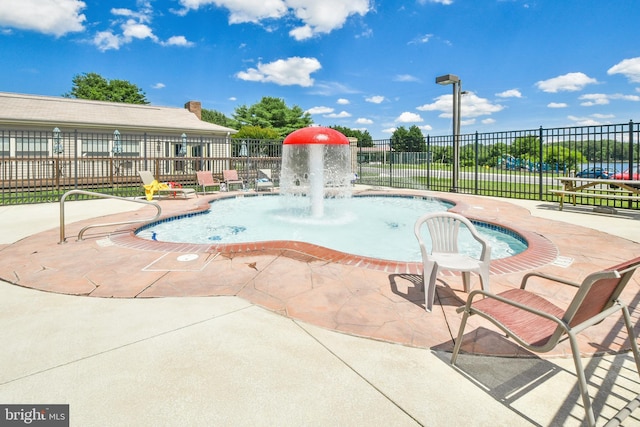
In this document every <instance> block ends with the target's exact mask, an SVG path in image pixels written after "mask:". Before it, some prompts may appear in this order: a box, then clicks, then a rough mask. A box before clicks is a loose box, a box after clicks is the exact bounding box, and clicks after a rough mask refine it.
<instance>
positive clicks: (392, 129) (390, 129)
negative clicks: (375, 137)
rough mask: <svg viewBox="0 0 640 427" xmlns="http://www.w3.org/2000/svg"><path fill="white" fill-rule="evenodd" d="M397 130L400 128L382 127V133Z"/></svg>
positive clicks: (390, 132)
mask: <svg viewBox="0 0 640 427" xmlns="http://www.w3.org/2000/svg"><path fill="white" fill-rule="evenodd" d="M396 130H398V128H395V127H390V128H386V129H382V133H388V134H392V133H394V132H395V131H396Z"/></svg>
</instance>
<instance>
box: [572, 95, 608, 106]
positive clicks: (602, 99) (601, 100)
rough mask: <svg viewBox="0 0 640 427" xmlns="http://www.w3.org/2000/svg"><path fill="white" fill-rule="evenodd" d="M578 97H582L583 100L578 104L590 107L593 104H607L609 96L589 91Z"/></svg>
mask: <svg viewBox="0 0 640 427" xmlns="http://www.w3.org/2000/svg"><path fill="white" fill-rule="evenodd" d="M578 99H584V100H585V102H581V103H580V105H582V106H584V107H591V106H593V105H607V104H608V103H609V97H607V95H605V94H604V93H590V94H587V95H582V96H581V97H580V98H578Z"/></svg>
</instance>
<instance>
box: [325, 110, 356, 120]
mask: <svg viewBox="0 0 640 427" xmlns="http://www.w3.org/2000/svg"><path fill="white" fill-rule="evenodd" d="M324 117H328V118H330V119H345V118H347V117H351V114H349V113H347V112H346V111H340V112H339V113H331V114H326V115H325V116H324Z"/></svg>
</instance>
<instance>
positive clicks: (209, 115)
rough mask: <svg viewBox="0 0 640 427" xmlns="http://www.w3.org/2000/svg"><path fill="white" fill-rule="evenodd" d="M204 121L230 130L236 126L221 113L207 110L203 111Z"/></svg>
mask: <svg viewBox="0 0 640 427" xmlns="http://www.w3.org/2000/svg"><path fill="white" fill-rule="evenodd" d="M202 121H203V122H208V123H213V124H214V125H220V126H225V127H230V128H234V127H235V126H236V123H235V122H234V121H233V119H231V118H230V117H227V116H225V115H224V114H223V113H221V112H220V111H216V110H207V109H206V108H203V109H202Z"/></svg>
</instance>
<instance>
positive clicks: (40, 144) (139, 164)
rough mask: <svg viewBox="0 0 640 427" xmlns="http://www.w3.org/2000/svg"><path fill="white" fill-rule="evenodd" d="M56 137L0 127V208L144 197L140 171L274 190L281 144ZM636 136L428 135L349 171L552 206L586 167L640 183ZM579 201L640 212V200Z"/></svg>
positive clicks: (362, 154) (622, 128) (578, 132)
mask: <svg viewBox="0 0 640 427" xmlns="http://www.w3.org/2000/svg"><path fill="white" fill-rule="evenodd" d="M56 131H57V129H54V131H33V130H29V131H15V130H13V131H12V130H0V179H1V184H0V185H1V191H2V193H1V198H0V203H2V204H24V203H38V202H49V201H57V200H59V199H60V197H61V195H62V194H64V192H65V191H68V190H70V189H83V190H91V191H98V192H103V193H107V194H112V195H118V196H123V197H129V196H141V195H142V194H143V189H142V185H141V184H142V182H141V180H140V178H139V175H138V172H139V171H141V170H150V171H152V172H153V173H154V175H155V176H156V178H157V179H158V180H159V181H165V182H166V181H173V182H177V183H180V184H181V185H183V186H185V187H194V188H195V187H196V184H197V182H196V173H195V172H196V171H199V170H208V171H212V172H213V174H214V176H217V177H218V178H222V171H223V170H225V169H236V170H237V171H238V172H239V175H240V177H241V179H243V180H244V181H245V182H246V183H247V187H248V188H252V186H253V185H254V183H255V178H256V177H257V171H258V169H271V170H272V174H273V178H274V180H275V181H276V185H277V184H278V179H279V172H280V165H281V160H282V141H267V140H238V139H229V138H210V137H209V138H205V137H197V138H193V137H189V138H188V137H186V135H182V136H181V137H175V136H162V135H149V134H131V135H126V134H123V135H121V134H119V133H117V132H114V133H113V134H110V133H109V134H107V133H83V132H77V131H76V132H72V133H65V134H63V133H61V132H59V131H57V132H56ZM639 140H640V126H638V124H635V123H633V122H629V123H624V124H614V125H599V126H584V127H567V128H549V129H546V128H542V127H541V128H539V129H529V130H515V131H505V132H491V133H474V134H465V135H459V136H458V138H457V141H456V138H454V136H453V135H448V136H431V135H428V136H426V137H425V138H424V139H423V140H422V141H418V142H417V143H416V144H412V145H410V146H411V147H412V149H413V151H403V150H404V149H405V148H402V147H406V146H407V144H403V141H396V140H393V139H389V140H378V141H374V144H373V146H372V147H355V146H353V147H352V165H353V171H354V172H355V173H356V174H357V175H358V180H357V182H358V183H361V184H367V185H373V186H385V187H397V188H413V189H427V190H434V191H445V192H449V191H456V192H461V193H469V194H477V195H490V196H498V197H510V198H521V199H533V200H554V199H555V196H552V195H551V194H550V193H549V190H550V189H557V188H559V184H558V182H557V180H555V179H554V178H557V177H559V176H570V175H572V174H580V173H581V172H582V171H583V170H592V176H591V177H597V176H598V174H601V173H603V172H602V171H607V172H609V173H611V174H613V173H614V172H624V171H626V170H631V171H634V173H635V175H634V174H630V176H629V178H631V179H639V178H638V175H637V174H638V173H639V168H640V150H639V147H640V144H639V143H638V141H639ZM456 142H457V144H456ZM456 152H457V157H458V159H459V161H458V167H457V168H454V163H455V157H456ZM577 201H578V203H581V204H592V205H598V204H606V205H607V206H612V207H623V208H633V209H638V208H639V206H638V202H637V201H634V202H629V201H628V200H608V199H601V198H589V197H582V198H580V197H579V198H578V200H577Z"/></svg>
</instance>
